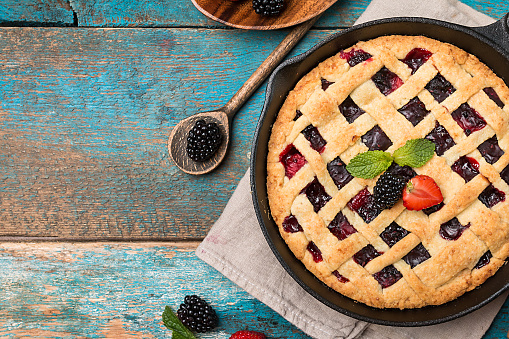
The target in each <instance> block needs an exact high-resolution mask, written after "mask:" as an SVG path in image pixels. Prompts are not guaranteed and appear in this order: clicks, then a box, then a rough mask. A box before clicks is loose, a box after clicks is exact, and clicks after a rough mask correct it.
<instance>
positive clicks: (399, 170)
mask: <svg viewBox="0 0 509 339" xmlns="http://www.w3.org/2000/svg"><path fill="white" fill-rule="evenodd" d="M386 172H389V173H392V174H394V175H398V176H400V177H402V178H404V179H405V181H408V180H410V179H412V178H413V177H415V176H416V175H417V173H415V171H414V170H413V169H412V167H410V166H400V165H398V164H396V163H395V162H393V163H392V164H391V165H390V166H389V168H388V169H387V171H386Z"/></svg>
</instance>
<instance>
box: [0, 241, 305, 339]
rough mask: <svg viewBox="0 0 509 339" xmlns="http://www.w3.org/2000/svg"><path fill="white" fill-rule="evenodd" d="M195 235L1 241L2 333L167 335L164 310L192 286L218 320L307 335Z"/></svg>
mask: <svg viewBox="0 0 509 339" xmlns="http://www.w3.org/2000/svg"><path fill="white" fill-rule="evenodd" d="M195 248H196V243H184V244H180V245H175V244H168V243H164V244H162V243H157V244H153V243H140V244H115V243H99V244H98V243H88V244H69V243H68V244H62V243H59V244H52V243H44V244H41V243H37V244H33V243H32V244H30V243H24V244H20V243H1V244H0V285H1V286H2V288H1V289H0V315H1V317H0V337H2V338H20V337H29V338H64V337H72V338H126V337H131V338H134V337H136V338H169V337H170V332H169V331H168V330H167V329H166V328H165V327H164V326H163V325H162V321H161V314H162V312H163V310H164V307H165V306H166V305H169V306H170V307H172V308H173V309H174V310H176V309H177V308H178V306H179V304H180V303H181V302H182V301H183V298H184V296H185V295H187V294H198V295H200V296H202V297H203V298H204V299H205V300H207V301H208V302H209V303H210V304H211V305H212V306H213V307H214V309H215V310H216V312H217V313H218V316H219V318H220V322H219V327H218V328H217V329H216V330H214V331H213V332H211V333H209V334H203V335H200V336H199V337H200V338H205V339H206V338H229V335H230V334H232V333H233V332H235V331H237V330H240V329H247V328H249V329H253V330H256V329H257V330H260V331H263V332H264V333H266V334H268V335H270V338H273V339H277V338H281V339H283V338H296V339H299V338H309V337H308V336H306V335H305V334H303V333H302V332H301V331H299V330H297V329H296V328H295V327H294V326H293V325H291V324H290V323H288V322H287V321H286V320H285V319H283V318H282V317H281V316H279V315H278V314H277V313H275V312H274V311H272V310H271V309H270V308H268V307H267V306H265V305H264V304H262V303H260V302H259V301H257V300H256V299H254V298H253V297H251V296H250V295H249V294H247V293H246V292H244V291H243V290H241V289H240V288H239V287H237V286H236V285H235V284H233V283H232V282H231V281H229V280H228V279H226V278H225V277H224V276H222V275H221V274H220V273H218V272H217V271H215V270H214V269H213V268H211V267H210V266H208V265H207V264H205V263H204V262H203V261H201V260H199V259H198V258H197V257H196V256H195V255H194V249H195Z"/></svg>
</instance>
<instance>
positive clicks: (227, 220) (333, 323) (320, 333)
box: [196, 0, 507, 339]
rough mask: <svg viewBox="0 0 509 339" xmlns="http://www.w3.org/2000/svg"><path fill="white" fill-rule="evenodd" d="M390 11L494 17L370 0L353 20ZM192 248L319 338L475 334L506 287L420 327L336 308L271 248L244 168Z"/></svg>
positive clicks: (432, 2)
mask: <svg viewBox="0 0 509 339" xmlns="http://www.w3.org/2000/svg"><path fill="white" fill-rule="evenodd" d="M395 16H421V17H428V18H434V19H440V20H444V21H449V22H454V23H459V24H463V25H467V26H468V25H470V26H480V25H486V24H489V23H492V22H494V20H493V19H492V18H490V17H488V16H486V15H484V14H482V13H479V12H477V11H475V10H473V9H472V8H470V7H468V6H467V5H465V4H462V3H461V2H458V1H456V0H428V1H422V0H388V1H387V0H373V1H372V2H371V4H370V5H369V6H368V7H367V9H366V11H365V12H364V13H363V14H362V15H361V16H360V18H359V19H358V20H357V22H356V23H361V22H366V21H370V20H375V19H380V18H386V17H395ZM248 172H249V171H248ZM196 254H197V256H198V257H199V258H201V259H202V260H204V261H205V262H207V263H208V264H210V265H211V266H213V267H214V268H216V269H217V270H218V271H219V272H221V273H222V274H224V275H225V276H226V277H227V278H229V279H230V280H232V281H233V282H235V283H236V284H237V285H239V286H240V287H241V288H243V289H244V290H246V291H247V292H248V293H250V294H251V295H253V296H254V297H255V298H257V299H259V300H260V301H261V302H263V303H265V304H266V305H268V306H269V307H271V308H272V309H274V310H275V311H276V312H278V313H279V314H281V315H282V316H283V317H284V318H285V319H287V320H288V321H290V322H291V323H292V324H294V325H295V326H297V327H298V328H300V329H301V330H302V331H304V332H305V333H307V334H308V335H310V336H312V337H315V338H320V339H321V338H323V339H326V338H335V339H338V338H362V339H371V338H373V339H375V338H376V339H384V338H390V339H399V338H401V339H409V338H415V339H420V338H422V339H427V338H436V339H439V338H462V339H474V338H475V339H478V338H481V337H482V336H483V334H484V333H485V332H486V330H487V329H488V328H489V326H490V324H491V322H492V321H493V318H494V317H495V315H496V314H497V312H498V311H499V310H500V307H501V306H502V304H503V303H504V300H505V298H506V297H507V293H506V294H504V295H503V296H500V297H499V298H497V299H496V300H494V301H493V302H491V303H489V304H488V305H486V306H485V307H483V308H481V309H480V310H477V311H475V312H473V313H471V314H469V315H467V316H464V317H461V318H459V319H456V320H453V321H450V322H447V323H444V324H439V325H433V326H426V327H413V328H400V327H387V326H380V325H374V324H368V323H365V322H363V321H358V320H355V319H353V318H350V317H348V316H345V315H343V314H341V313H338V312H336V311H334V310H332V309H331V308H329V307H327V306H325V305H323V304H322V303H321V302H319V301H317V300H316V299H314V298H313V297H312V296H310V295H309V294H307V292H306V291H305V290H304V289H302V288H301V287H300V286H299V285H298V284H297V283H296V282H295V281H294V280H293V279H292V278H291V277H290V275H288V274H287V273H286V271H285V270H284V269H283V267H282V266H281V265H280V263H279V261H278V260H277V259H276V257H275V256H274V254H273V253H272V251H271V249H270V248H269V246H268V245H267V242H266V241H265V238H264V237H263V234H262V232H261V230H260V227H259V225H258V220H257V218H256V215H255V212H254V208H253V204H252V200H251V193H250V186H249V175H248V173H246V175H245V176H244V177H243V178H242V179H241V181H240V183H239V185H238V187H237V189H236V190H235V192H234V193H233V195H232V197H231V199H230V201H229V202H228V204H227V205H226V208H225V209H224V211H223V213H222V215H221V216H220V218H219V219H218V220H217V222H216V223H215V224H214V226H213V227H212V228H211V230H210V232H209V233H208V235H207V237H206V238H205V239H204V240H203V242H202V243H201V244H200V245H199V246H198V248H197V250H196Z"/></svg>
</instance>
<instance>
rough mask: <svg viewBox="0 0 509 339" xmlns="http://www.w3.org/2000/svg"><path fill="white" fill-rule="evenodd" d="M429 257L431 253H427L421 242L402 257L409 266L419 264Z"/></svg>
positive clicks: (412, 266)
mask: <svg viewBox="0 0 509 339" xmlns="http://www.w3.org/2000/svg"><path fill="white" fill-rule="evenodd" d="M429 258H431V255H430V254H429V252H428V250H427V249H426V248H425V247H424V245H423V244H422V243H420V244H419V245H417V246H415V247H414V249H413V250H411V251H410V252H408V254H407V255H405V256H404V257H403V260H404V261H405V262H406V263H407V264H408V265H410V268H414V267H415V266H417V265H419V264H420V263H422V262H423V261H426V260H428V259H429Z"/></svg>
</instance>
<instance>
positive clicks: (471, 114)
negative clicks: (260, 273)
mask: <svg viewBox="0 0 509 339" xmlns="http://www.w3.org/2000/svg"><path fill="white" fill-rule="evenodd" d="M451 116H452V118H453V119H454V121H456V122H457V123H458V125H460V127H461V128H463V131H465V134H466V135H467V136H469V135H470V134H472V133H473V132H475V131H479V130H481V129H483V128H484V127H485V126H486V120H484V119H483V117H481V115H480V114H479V113H478V112H477V111H476V110H475V109H473V108H472V107H470V106H469V105H468V104H467V103H464V104H461V105H460V107H458V108H457V109H456V110H455V111H454V112H452V113H451Z"/></svg>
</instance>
